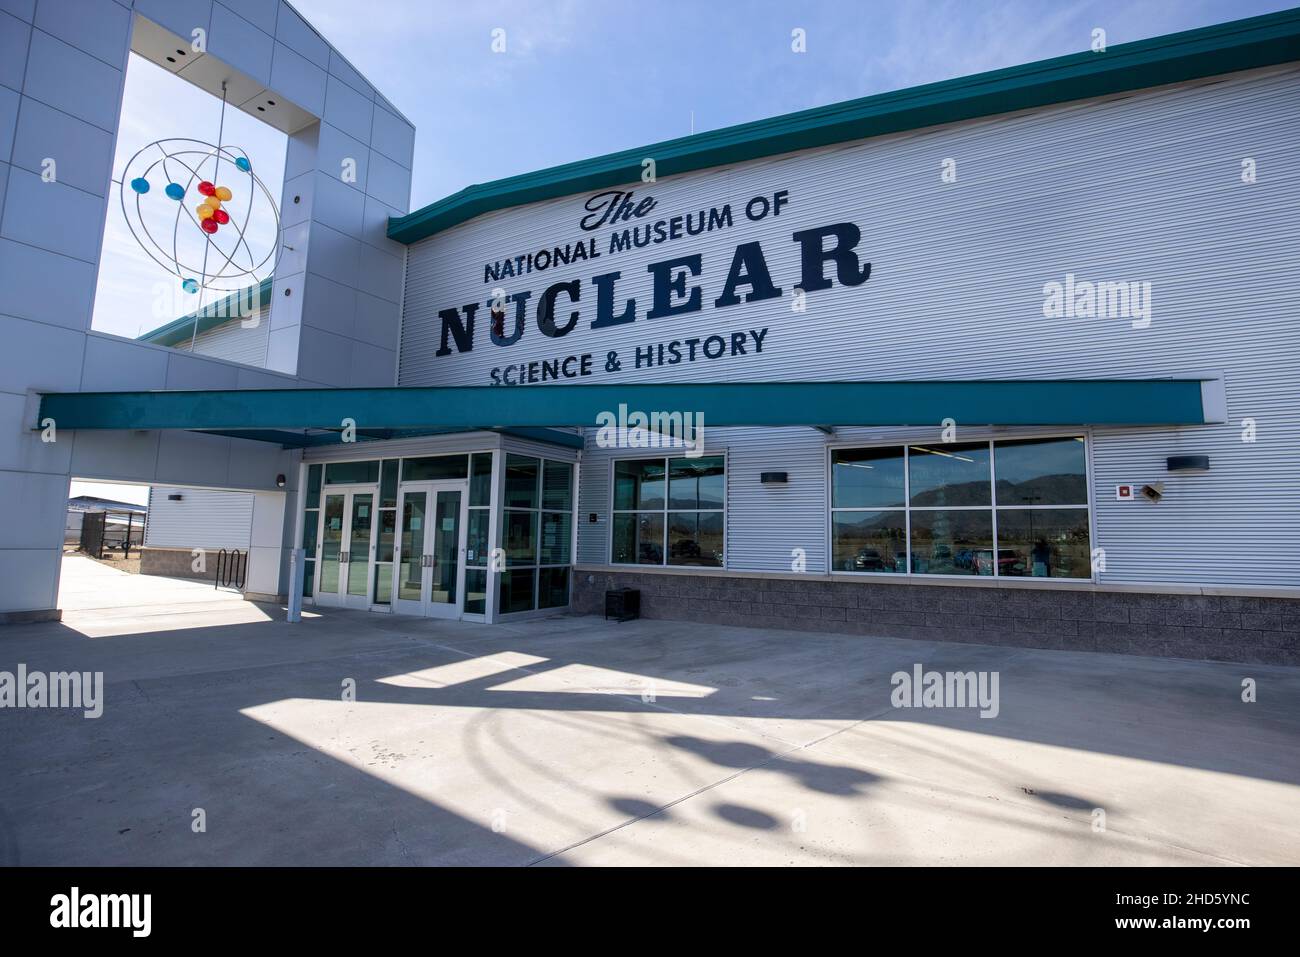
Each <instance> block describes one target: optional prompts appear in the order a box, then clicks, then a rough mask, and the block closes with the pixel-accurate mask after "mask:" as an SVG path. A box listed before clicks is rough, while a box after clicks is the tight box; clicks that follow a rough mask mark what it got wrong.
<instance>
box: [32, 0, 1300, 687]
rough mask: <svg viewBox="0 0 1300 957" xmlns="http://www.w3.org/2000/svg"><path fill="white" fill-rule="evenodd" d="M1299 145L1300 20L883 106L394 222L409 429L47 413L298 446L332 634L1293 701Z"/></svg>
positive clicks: (350, 404) (254, 407) (366, 422)
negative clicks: (727, 653)
mask: <svg viewBox="0 0 1300 957" xmlns="http://www.w3.org/2000/svg"><path fill="white" fill-rule="evenodd" d="M1298 141H1300V14H1298V13H1297V12H1296V11H1291V12H1287V13H1283V14H1275V15H1270V16H1267V17H1258V18H1253V19H1251V20H1247V21H1240V22H1238V23H1234V24H1225V25H1221V26H1216V27H1210V28H1206V29H1203V30H1197V31H1191V32H1189V33H1185V34H1178V35H1175V36H1172V37H1162V38H1157V39H1155V40H1151V41H1142V42H1140V43H1135V44H1127V45H1124V46H1119V47H1112V48H1111V49H1110V50H1108V51H1106V52H1104V53H1096V54H1094V53H1086V54H1080V55H1077V56H1071V57H1063V58H1059V59H1057V60H1051V61H1045V62H1043V63H1038V64H1029V65H1026V66H1024V67H1016V68H1012V69H1009V70H1002V71H997V72H996V73H991V74H983V75H980V76H976V77H968V78H963V79H960V80H954V81H948V82H945V83H941V84H934V85H931V86H927V87H920V88H917V89H914V90H906V91H900V92H897V93H890V94H884V95H882V96H877V97H870V98H867V99H865V100H858V101H853V102H851V103H846V104H838V105H836V106H833V107H825V108H819V109H816V110H810V111H806V112H804V113H799V114H793V115H791V116H787V117H778V118H774V119H772V120H766V121H761V122H759V123H754V124H747V125H746V126H742V127H736V128H731V129H727V130H720V131H713V132H709V133H702V134H698V135H696V136H692V137H689V138H685V139H682V140H674V141H670V142H667V143H660V144H655V145H652V146H647V147H645V148H644V149H641V150H630V151H625V152H623V153H618V154H611V155H610V156H606V157H599V158H596V159H593V160H590V161H585V162H580V163H575V164H570V165H568V166H565V167H559V168H556V169H552V170H544V171H540V172H538V173H534V174H528V175H525V176H520V177H514V178H512V179H509V180H504V181H500V182H497V183H489V184H485V185H482V186H475V187H470V188H469V189H467V190H464V191H462V192H461V193H459V194H456V195H454V196H451V197H448V198H446V199H444V200H441V201H439V202H437V203H434V204H432V205H431V206H428V207H426V208H424V209H422V210H418V211H415V212H413V213H410V214H407V215H404V216H394V217H393V218H392V219H391V220H389V221H388V224H387V230H386V236H387V241H388V242H391V243H393V244H400V248H401V262H402V264H403V271H402V272H401V274H400V275H401V279H400V302H401V318H400V339H399V341H398V342H397V343H396V344H395V345H396V354H395V363H396V366H395V367H396V372H395V375H394V377H393V378H392V379H391V381H390V382H389V383H387V385H389V386H391V387H390V388H384V389H370V390H365V389H356V388H353V389H329V390H323V389H322V390H306V391H303V390H300V391H299V393H298V394H297V395H294V394H291V393H290V392H288V391H287V390H282V391H279V392H276V393H274V394H272V393H265V394H263V395H262V396H261V397H259V398H257V399H256V400H250V399H247V398H239V397H237V396H233V394H232V393H223V392H220V391H213V392H212V393H211V400H212V401H211V402H210V403H208V404H206V405H200V404H198V403H195V402H191V401H188V400H181V399H177V398H175V397H159V396H148V395H144V394H140V393H134V394H130V395H124V396H121V397H119V399H120V401H118V400H115V402H117V404H116V405H114V406H113V408H110V409H109V410H108V411H102V410H101V411H96V412H91V411H90V410H89V409H88V408H87V407H86V405H85V404H84V403H78V401H77V400H76V397H75V396H72V397H68V396H46V397H45V398H44V400H43V404H42V405H41V409H42V410H43V411H44V410H49V411H51V412H55V411H57V412H60V413H61V414H64V415H66V416H68V417H69V421H71V422H72V423H73V427H75V428H78V429H85V430H111V429H114V428H123V427H124V425H123V424H122V423H124V422H126V421H128V420H129V421H130V422H132V423H134V424H135V425H137V426H144V427H147V428H150V429H158V430H160V431H161V434H164V435H166V434H169V432H168V430H172V429H180V430H186V434H189V432H190V431H192V430H207V431H209V432H211V431H216V430H221V431H222V432H223V433H225V434H226V435H228V436H230V437H229V438H228V441H230V442H232V443H234V442H244V441H247V440H252V439H254V438H256V439H257V440H259V441H263V442H267V443H274V442H279V443H280V447H281V448H282V449H284V450H286V451H285V453H284V454H286V455H290V454H291V455H293V456H294V465H295V468H294V469H293V471H294V472H296V474H295V475H294V476H293V478H292V479H291V480H290V485H291V486H292V487H293V488H295V489H299V490H301V494H300V495H299V496H298V497H297V498H296V500H294V501H292V502H291V503H290V505H289V508H290V510H291V513H292V515H291V519H290V523H291V524H292V532H291V534H290V535H289V537H288V539H287V541H286V545H292V546H295V547H300V548H301V549H302V556H301V557H302V571H303V593H304V595H305V596H306V597H307V600H308V601H312V602H315V603H317V604H320V605H338V606H344V607H355V608H361V609H369V610H372V611H380V612H396V613H407V614H417V615H429V616H444V617H456V618H465V619H469V620H481V621H497V620H502V619H506V618H509V617H511V616H527V615H541V614H553V613H555V612H556V611H557V610H564V609H569V610H577V611H581V612H589V613H599V612H600V609H601V605H602V602H603V598H604V593H605V592H606V590H608V589H610V588H615V587H620V586H630V587H634V588H637V589H639V590H640V591H641V592H642V609H643V613H645V614H648V615H652V616H661V617H670V618H681V619H684V620H693V621H705V622H717V623H725V624H751V625H757V626H766V627H781V628H798V629H808V630H813V631H823V630H835V631H849V632H854V633H861V634H876V635H888V636H900V637H916V638H926V639H935V640H964V641H977V642H989V643H998V644H1006V643H1011V644H1025V645H1033V646H1038V647H1057V648H1071V649H1082V650H1108V651H1124V652H1132V653H1141V654H1163V655H1172V656H1178V657H1210V658H1227V659H1232V660H1245V661H1286V662H1294V661H1296V660H1300V646H1298V645H1297V637H1298V636H1300V631H1297V627H1296V621H1297V620H1300V619H1297V617H1296V610H1297V607H1300V606H1297V599H1300V563H1298V562H1297V557H1298V555H1297V545H1296V542H1297V539H1298V537H1300V495H1298V494H1297V492H1298V491H1300V478H1298V476H1300V452H1298V451H1297V449H1298V448H1300V442H1298V441H1297V440H1300V409H1297V405H1296V401H1295V394H1296V385H1295V384H1296V381H1297V378H1298V377H1300V344H1298V342H1297V336H1296V332H1295V322H1294V320H1295V317H1296V315H1297V311H1298V309H1300V293H1297V290H1296V286H1295V283H1294V281H1293V279H1292V275H1293V274H1294V272H1295V269H1294V267H1295V266H1296V264H1297V251H1296V250H1297V247H1296V243H1295V238H1296V222H1297V216H1296V213H1297V211H1300V186H1297V183H1300V178H1297V177H1296V175H1295V173H1296V169H1295V166H1296V159H1295V157H1294V155H1293V154H1294V148H1293V147H1294V144H1295V143H1296V142H1298ZM287 188H288V187H286V189H287ZM362 271H363V272H364V266H363V269H362ZM278 282H279V280H278V279H277V285H278ZM272 300H273V306H272V308H273V309H274V308H276V307H277V306H278V305H279V300H278V299H276V297H274V296H272ZM304 317H305V318H304V319H303V322H304V323H306V322H308V321H309V315H308V314H307V313H304ZM272 329H273V330H274V324H273V325H272ZM272 335H274V331H273V332H272ZM327 384H329V385H342V384H343V383H341V382H338V381H337V380H336V379H331V380H329V382H328V383H327ZM358 384H359V383H355V382H354V383H352V385H354V386H355V385H358ZM213 404H216V405H217V406H219V411H215V412H214V411H213V410H212V406H213ZM114 409H117V410H118V411H119V412H120V415H119V414H117V412H115V411H114ZM78 434H81V433H80V432H79V433H78ZM94 434H107V433H106V432H96V433H94ZM281 558H282V559H283V558H284V555H283V554H282V555H281Z"/></svg>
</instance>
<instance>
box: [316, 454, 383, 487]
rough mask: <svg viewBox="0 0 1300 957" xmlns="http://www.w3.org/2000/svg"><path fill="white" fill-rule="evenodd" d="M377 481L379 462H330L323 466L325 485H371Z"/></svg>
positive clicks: (375, 460)
mask: <svg viewBox="0 0 1300 957" xmlns="http://www.w3.org/2000/svg"><path fill="white" fill-rule="evenodd" d="M378 481H379V460H378V459H374V460H372V461H369V462H330V463H328V464H327V465H326V466H325V484H326V485H373V484H375V483H376V482H378Z"/></svg>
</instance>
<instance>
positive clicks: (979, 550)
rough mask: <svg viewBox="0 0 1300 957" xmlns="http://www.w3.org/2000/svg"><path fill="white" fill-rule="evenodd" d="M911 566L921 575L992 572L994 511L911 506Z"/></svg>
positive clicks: (986, 573) (989, 573)
mask: <svg viewBox="0 0 1300 957" xmlns="http://www.w3.org/2000/svg"><path fill="white" fill-rule="evenodd" d="M1000 559H1001V556H1000V558H999V560H1000ZM912 570H913V571H915V572H918V573H920V574H923V575H992V574H993V512H992V511H991V510H988V509H947V508H943V509H921V510H916V509H914V510H913V511H912Z"/></svg>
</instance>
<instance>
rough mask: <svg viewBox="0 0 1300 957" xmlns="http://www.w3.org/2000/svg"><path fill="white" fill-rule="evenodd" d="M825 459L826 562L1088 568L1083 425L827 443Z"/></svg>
mask: <svg viewBox="0 0 1300 957" xmlns="http://www.w3.org/2000/svg"><path fill="white" fill-rule="evenodd" d="M830 465H831V515H830V525H831V570H832V571H835V572H859V573H875V574H880V573H892V574H899V573H904V574H917V575H985V576H1012V577H1037V578H1083V579H1086V578H1089V577H1090V576H1091V538H1090V532H1089V512H1088V473H1087V446H1086V444H1085V442H1084V440H1083V437H1082V436H1067V437H1065V438H1041V439H997V440H993V441H985V442H965V443H955V444H948V445H910V446H906V447H902V446H891V447H885V448H870V449H833V450H831V454H830ZM905 483H906V484H905ZM995 483H996V488H995V487H994V485H995ZM905 492H907V493H910V494H908V495H906V498H907V501H904V498H905ZM995 495H996V505H995V504H994V497H995ZM1008 506H1013V507H1008ZM1064 506H1070V507H1064ZM995 507H996V513H995V512H994V508H995ZM995 519H996V521H995ZM909 528H910V532H909ZM909 534H910V548H909ZM909 553H910V562H909Z"/></svg>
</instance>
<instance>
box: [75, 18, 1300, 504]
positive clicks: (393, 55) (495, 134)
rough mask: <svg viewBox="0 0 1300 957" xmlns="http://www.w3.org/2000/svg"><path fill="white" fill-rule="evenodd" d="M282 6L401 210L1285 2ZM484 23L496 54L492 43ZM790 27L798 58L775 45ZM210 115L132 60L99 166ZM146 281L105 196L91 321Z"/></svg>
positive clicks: (237, 135)
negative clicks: (119, 113) (401, 141)
mask: <svg viewBox="0 0 1300 957" xmlns="http://www.w3.org/2000/svg"><path fill="white" fill-rule="evenodd" d="M293 3H294V6H296V7H297V8H298V10H299V11H300V12H301V13H302V14H303V16H305V17H306V18H307V19H308V20H309V21H310V22H312V23H313V24H315V26H316V27H317V29H318V30H320V31H321V33H322V34H323V35H324V36H325V37H326V38H327V39H328V40H329V41H330V42H331V43H332V44H333V45H334V46H335V47H337V48H338V49H339V50H340V51H341V52H342V53H343V54H344V55H345V56H346V57H348V59H349V60H351V61H352V63H353V65H354V66H355V67H356V68H357V69H358V70H360V71H361V73H362V74H363V75H365V76H366V77H367V78H368V79H369V80H370V81H371V82H372V83H373V84H374V85H375V86H376V87H377V88H378V89H379V90H381V91H382V92H383V94H384V95H385V96H386V97H387V98H388V99H389V100H390V101H391V102H392V103H393V104H394V105H395V106H396V107H397V108H398V109H400V110H401V111H402V112H403V113H405V114H406V116H407V118H408V119H410V120H411V122H413V123H414V124H415V127H416V139H415V169H414V176H413V182H412V187H411V208H412V209H417V208H419V207H420V206H423V205H426V204H428V203H431V202H433V201H435V200H437V199H440V198H442V197H443V196H446V195H448V194H449V193H453V192H455V191H456V190H459V189H461V188H463V187H465V186H468V185H469V184H471V183H481V182H487V181H489V180H493V179H498V178H500V177H503V176H511V175H513V174H516V173H524V172H528V171H529V170H535V169H541V168H544V167H547V166H554V165H556V164H559V163H566V162H570V161H572V160H578V159H583V158H585V157H589V156H598V155H601V154H603V153H609V152H613V151H615V150H620V149H627V148H632V147H636V146H640V145H644V144H649V143H655V142H658V141H660V140H665V139H671V138H674V137H677V136H684V135H687V134H689V133H690V132H691V130H692V123H693V124H694V129H695V131H701V130H708V129H717V128H719V127H724V126H730V125H733V124H735V123H744V122H747V121H749V120H756V119H761V118H763V117H767V116H775V115H778V114H781V113H788V112H791V111H794V110H801V109H807V108H809V107H813V106H821V105H824V104H827V103H835V102H838V101H841V100H849V99H853V98H855V97H860V96H868V95H870V94H872V93H881V92H885V91H888V90H896V89H902V88H905V87H909V86H916V85H918V84H921V83H931V82H935V81H938V80H945V79H949V78H951V77H955V76H965V75H968V74H971V73H979V72H982V71H985V70H994V69H998V68H1000V67H1005V66H1012V65H1015V64H1018V63H1026V62H1030V61H1033V60H1041V59H1045V58H1048V57H1053V56H1061V55H1064V54H1067V53H1075V52H1079V51H1082V50H1086V49H1088V46H1089V43H1090V42H1091V38H1092V31H1093V30H1094V29H1095V28H1098V27H1100V28H1102V29H1104V30H1105V31H1106V39H1107V43H1108V44H1110V45H1114V44H1118V43H1125V42H1128V41H1131V40H1139V39H1142V38H1144V37H1151V36H1158V35H1160V34H1164V33H1174V32H1177V31H1179V30H1187V29H1192V28H1194V27H1199V26H1206V25H1208V24H1212V23H1222V22H1225V21H1228V20H1236V19H1241V18H1243V17H1249V16H1255V15H1258V14H1261V13H1270V12H1273V11H1276V10H1284V9H1287V8H1289V7H1291V6H1294V4H1295V0H1279V2H1267V0H1231V2H1229V0H1169V2H1140V0H1139V2H1120V0H1105V2H1074V3H1070V2H1028V0H1010V2H980V0H936V2H927V0H912V2H907V0H895V2H850V0H800V2H797V3H796V2H777V0H754V2H748V0H712V2H709V0H694V2H692V0H654V2H648V0H643V2H631V0H604V2H601V0H553V2H545V0H459V2H448V0H372V2H371V3H367V4H359V3H358V2H357V0H293ZM498 28H500V29H502V30H504V31H505V40H506V52H505V53H494V52H492V39H493V30H495V29H498ZM795 28H801V29H802V30H804V32H805V34H806V38H807V52H806V53H801V54H796V53H794V52H792V51H791V31H793V30H794V29H795ZM219 108H220V104H219V103H218V102H217V101H215V100H213V99H212V98H211V97H208V96H207V95H206V94H203V93H200V92H198V91H196V90H195V89H194V88H192V87H190V86H189V85H188V84H187V83H185V82H183V81H180V80H177V79H175V78H174V77H170V76H167V75H166V74H165V73H164V72H163V71H161V70H159V69H157V68H156V67H153V66H152V65H151V64H149V63H147V62H144V61H142V60H140V59H139V58H134V57H133V62H132V66H131V68H130V69H129V70H128V75H127V90H126V95H125V106H124V109H123V123H122V129H121V133H120V135H119V143H118V157H117V163H116V164H115V169H116V171H117V172H118V173H120V172H121V169H122V166H123V165H124V164H125V162H126V160H127V159H128V158H129V157H130V155H131V154H132V153H133V152H135V150H136V149H138V148H139V147H140V146H142V145H143V144H144V143H146V142H148V141H150V140H152V139H156V138H159V137H162V136H193V137H196V138H199V139H207V140H211V139H214V138H215V136H216V125H217V118H218V113H219ZM225 140H226V142H227V143H238V144H240V145H241V146H244V147H245V148H246V149H247V150H248V152H249V155H252V156H272V157H279V158H280V159H279V162H278V163H276V162H264V163H262V164H261V165H260V167H259V173H260V174H261V175H262V177H263V179H264V180H265V181H266V183H267V187H268V188H269V189H270V191H271V193H272V195H275V196H278V195H279V194H280V184H281V179H282V176H283V159H282V157H283V152H284V137H283V136H281V135H280V134H279V133H277V132H275V131H274V130H271V129H270V128H268V127H265V126H264V125H262V124H260V123H258V122H257V121H256V120H253V119H251V118H250V117H247V116H245V115H244V114H241V113H240V112H239V111H237V110H236V111H232V112H229V113H227V135H226V137H225ZM166 278H167V277H166V275H165V274H164V273H162V272H161V270H160V269H159V267H158V266H157V265H155V264H154V263H152V262H151V261H150V260H148V259H147V258H145V257H144V256H143V255H142V254H141V253H140V252H139V251H138V248H137V247H135V245H134V242H133V241H132V240H131V238H130V235H129V234H128V233H127V232H126V230H125V227H124V226H123V224H122V215H121V210H120V209H119V208H118V205H117V199H116V194H115V195H114V201H113V203H112V204H111V206H110V209H109V216H108V225H107V229H106V240H105V245H104V261H103V264H102V265H101V270H100V280H99V290H98V293H97V298H96V312H95V320H94V326H95V328H97V329H102V330H104V331H106V332H112V333H116V334H118V335H125V336H136V335H139V334H140V333H141V332H144V331H146V330H148V329H151V328H153V327H155V326H157V325H161V324H162V323H163V322H165V321H167V320H168V319H170V318H174V317H175V315H178V314H180V313H178V312H172V311H169V308H168V304H167V302H166V301H165V300H164V301H163V302H161V303H160V302H159V297H158V296H156V295H155V294H154V293H153V290H154V288H155V287H156V286H157V283H158V280H159V279H163V280H166ZM213 298H215V297H213ZM182 301H184V300H182ZM205 301H206V299H205ZM154 313H157V315H154ZM74 494H76V493H74Z"/></svg>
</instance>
